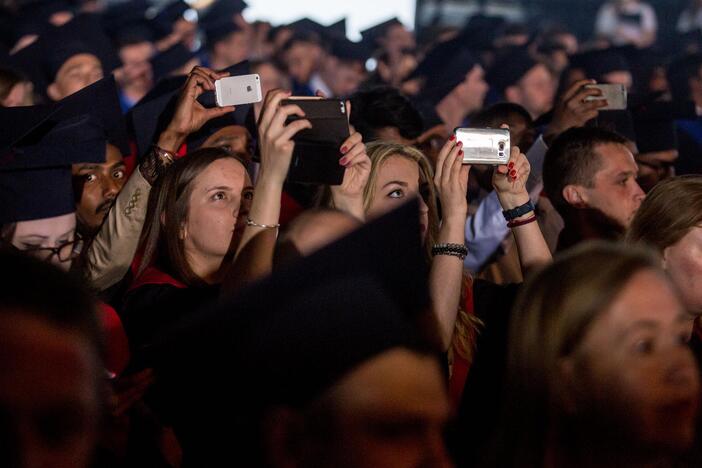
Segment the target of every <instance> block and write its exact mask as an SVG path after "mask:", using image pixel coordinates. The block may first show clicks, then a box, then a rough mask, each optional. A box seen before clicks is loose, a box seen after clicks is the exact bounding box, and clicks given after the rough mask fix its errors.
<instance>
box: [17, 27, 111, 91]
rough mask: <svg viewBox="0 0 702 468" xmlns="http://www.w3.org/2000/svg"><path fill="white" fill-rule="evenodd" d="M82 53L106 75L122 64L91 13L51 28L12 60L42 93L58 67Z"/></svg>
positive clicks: (54, 75)
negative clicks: (91, 58) (92, 56)
mask: <svg viewBox="0 0 702 468" xmlns="http://www.w3.org/2000/svg"><path fill="white" fill-rule="evenodd" d="M81 53H89V54H92V55H95V56H96V57H97V58H98V59H99V60H100V63H101V64H102V69H103V72H104V73H105V74H108V73H110V72H111V71H112V70H114V69H116V68H118V67H119V66H121V61H120V59H119V57H118V56H117V53H116V52H115V50H114V48H113V47H112V43H111V42H110V39H109V38H108V37H107V36H106V35H105V34H104V32H103V30H102V25H101V24H100V21H99V19H98V17H97V16H96V15H92V14H81V15H78V16H76V17H75V18H73V19H72V20H71V21H69V22H68V23H66V24H65V25H63V26H61V27H60V28H51V29H50V30H49V31H48V32H47V33H46V34H44V35H42V36H40V37H39V39H38V40H37V41H36V42H34V43H33V44H31V45H29V46H27V47H25V48H24V49H22V50H20V51H19V52H18V53H17V54H15V55H14V56H13V59H14V60H15V63H16V64H17V66H18V67H19V68H21V69H22V70H23V71H24V72H25V73H26V74H27V75H28V76H29V77H30V79H31V80H32V81H33V82H34V85H35V87H36V89H37V91H38V92H40V93H45V91H46V87H47V86H48V85H49V84H50V83H51V82H52V81H53V80H54V78H55V77H56V73H57V72H58V70H59V69H60V68H61V66H62V65H63V64H64V63H65V62H66V61H67V60H68V59H70V58H71V57H73V56H75V55H77V54H81Z"/></svg>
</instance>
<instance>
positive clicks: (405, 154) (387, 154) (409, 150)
mask: <svg viewBox="0 0 702 468" xmlns="http://www.w3.org/2000/svg"><path fill="white" fill-rule="evenodd" d="M366 153H367V154H368V157H369V158H370V160H371V171H370V175H369V177H368V183H367V184H366V187H365V189H364V190H363V208H364V210H365V211H368V209H369V208H370V206H371V204H372V203H373V199H374V198H375V195H376V193H375V192H376V190H375V185H376V181H377V179H378V173H379V171H380V168H381V167H382V166H383V164H385V162H386V161H387V160H388V159H390V158H391V157H393V156H399V157H402V158H405V159H409V160H410V161H414V162H416V163H417V165H418V166H419V179H420V180H419V185H420V187H421V186H422V185H425V186H426V187H427V190H426V195H425V198H426V199H425V200H424V203H426V205H427V207H428V208H429V226H427V228H428V229H427V236H426V239H425V241H424V247H425V255H426V258H427V261H428V262H429V263H431V260H432V255H431V248H432V246H433V245H434V244H435V243H436V240H437V238H438V236H439V209H438V205H437V202H436V199H437V192H436V188H435V186H434V169H433V168H432V166H431V163H430V162H429V159H427V157H426V156H425V155H424V153H422V152H421V151H420V150H418V149H417V148H415V147H413V146H408V145H402V144H399V143H391V142H387V141H375V142H372V143H369V144H368V146H367V147H366ZM472 286H473V283H472V281H471V279H470V277H469V276H466V277H465V278H464V281H463V286H462V291H461V301H460V302H459V304H458V307H459V310H458V314H457V317H456V325H455V327H454V333H453V339H452V345H451V347H450V348H449V362H453V358H454V356H453V353H454V352H456V353H458V354H459V355H460V356H461V357H462V358H463V359H465V360H467V361H468V362H470V361H471V359H472V357H473V351H474V348H475V336H476V334H477V331H478V327H479V326H480V325H481V322H480V320H479V319H477V318H476V317H475V316H474V315H473V314H472V313H470V312H472V311H467V310H466V307H465V304H466V295H468V294H470V293H471V291H469V290H468V289H469V288H472Z"/></svg>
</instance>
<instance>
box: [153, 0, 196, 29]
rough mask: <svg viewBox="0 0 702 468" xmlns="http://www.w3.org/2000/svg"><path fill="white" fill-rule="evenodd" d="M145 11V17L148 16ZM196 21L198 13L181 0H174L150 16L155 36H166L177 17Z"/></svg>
mask: <svg viewBox="0 0 702 468" xmlns="http://www.w3.org/2000/svg"><path fill="white" fill-rule="evenodd" d="M149 13H150V12H147V18H148V17H149V16H150V15H149ZM181 18H182V19H185V20H187V21H189V22H197V20H198V14H197V11H196V10H194V9H193V8H192V7H191V6H190V5H188V4H187V3H185V2H184V1H182V0H175V1H174V2H171V3H169V4H167V5H166V6H164V7H163V8H161V9H160V10H158V13H156V14H155V15H154V16H153V18H152V20H151V21H152V26H153V28H154V31H155V32H156V34H157V37H163V36H167V35H168V34H170V33H171V31H172V30H173V25H174V24H175V22H176V21H178V20H179V19H181Z"/></svg>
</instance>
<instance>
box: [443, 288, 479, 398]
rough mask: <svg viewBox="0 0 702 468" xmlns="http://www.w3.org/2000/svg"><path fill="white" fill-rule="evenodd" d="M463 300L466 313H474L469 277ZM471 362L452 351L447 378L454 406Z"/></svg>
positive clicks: (464, 382)
mask: <svg viewBox="0 0 702 468" xmlns="http://www.w3.org/2000/svg"><path fill="white" fill-rule="evenodd" d="M464 289H465V291H464V293H465V302H464V303H463V306H464V308H465V311H466V313H467V314H468V315H475V307H474V304H473V281H471V280H470V279H469V280H468V281H466V282H465V285H464ZM471 364H472V363H471V362H468V361H467V360H466V359H465V358H463V357H462V356H461V355H460V354H458V353H457V352H455V351H454V353H453V368H452V372H451V378H450V379H449V388H448V393H449V399H450V400H451V402H452V403H453V405H454V408H458V405H459V404H460V403H461V398H462V396H463V389H464V388H465V385H466V379H467V378H468V371H470V367H471Z"/></svg>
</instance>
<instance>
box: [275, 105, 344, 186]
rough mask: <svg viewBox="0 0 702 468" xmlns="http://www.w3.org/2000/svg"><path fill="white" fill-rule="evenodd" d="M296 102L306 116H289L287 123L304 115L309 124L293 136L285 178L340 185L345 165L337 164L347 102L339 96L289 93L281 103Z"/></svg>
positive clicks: (302, 181) (291, 180)
mask: <svg viewBox="0 0 702 468" xmlns="http://www.w3.org/2000/svg"><path fill="white" fill-rule="evenodd" d="M289 104H295V105H297V106H299V107H300V108H301V109H302V110H303V112H304V113H305V117H299V116H297V115H293V116H290V117H288V119H287V121H286V125H287V124H289V123H291V122H294V121H295V120H298V119H301V118H305V119H307V120H309V121H310V123H311V124H312V128H306V129H304V130H301V131H299V132H298V133H297V134H296V135H295V136H294V137H293V141H294V142H295V149H294V150H293V157H292V162H291V163H290V170H289V171H288V181H289V182H298V183H304V184H321V185H341V182H343V180H344V171H345V168H344V166H342V165H340V164H339V159H340V158H341V157H342V156H343V155H342V154H341V145H342V144H343V143H344V141H345V140H346V139H347V138H348V137H349V122H348V118H347V116H346V105H345V103H344V101H343V100H341V99H321V98H315V99H309V98H296V97H291V98H289V99H285V100H283V101H282V102H281V105H283V106H285V105H289Z"/></svg>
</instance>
